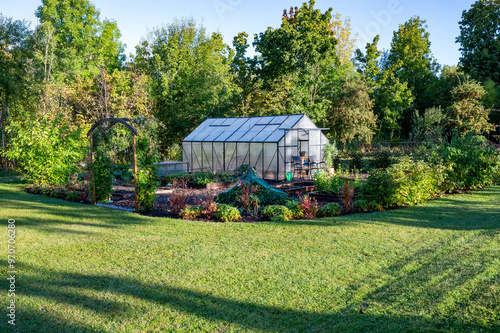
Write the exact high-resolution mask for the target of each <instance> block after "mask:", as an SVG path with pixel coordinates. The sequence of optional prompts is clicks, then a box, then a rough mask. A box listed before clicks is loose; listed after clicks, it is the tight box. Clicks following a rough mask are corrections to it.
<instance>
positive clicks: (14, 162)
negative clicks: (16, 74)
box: [5, 101, 16, 170]
mask: <svg viewBox="0 0 500 333" xmlns="http://www.w3.org/2000/svg"><path fill="white" fill-rule="evenodd" d="M5 104H6V105H7V125H8V126H9V134H10V141H9V146H10V150H13V149H12V129H11V128H10V109H9V102H8V101H7V103H5ZM15 169H16V160H15V159H12V170H15Z"/></svg>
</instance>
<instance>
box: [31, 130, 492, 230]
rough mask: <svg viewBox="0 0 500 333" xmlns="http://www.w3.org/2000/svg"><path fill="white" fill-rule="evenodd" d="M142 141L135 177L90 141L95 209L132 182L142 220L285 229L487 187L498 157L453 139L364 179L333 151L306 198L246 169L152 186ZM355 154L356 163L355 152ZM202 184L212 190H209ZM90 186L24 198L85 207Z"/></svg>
mask: <svg viewBox="0 0 500 333" xmlns="http://www.w3.org/2000/svg"><path fill="white" fill-rule="evenodd" d="M107 130H109V129H107ZM145 133H149V134H148V135H142V136H141V135H139V136H138V140H137V142H138V156H139V160H140V162H139V163H138V165H139V171H138V172H137V173H136V174H137V177H135V176H134V175H133V174H130V170H128V169H127V168H126V167H125V168H123V167H120V166H119V165H117V164H114V163H113V161H112V160H111V157H110V156H109V147H110V145H111V143H110V142H111V141H109V140H107V139H105V138H106V135H104V134H103V132H102V133H101V132H100V134H98V135H97V136H99V140H100V142H101V143H100V144H99V145H97V148H96V149H95V151H96V153H95V159H94V168H95V170H96V171H95V184H96V193H97V200H98V201H99V202H103V203H106V204H108V205H112V204H114V202H111V200H110V199H111V198H113V199H114V200H113V201H117V204H118V203H120V202H121V203H120V206H122V207H123V206H124V207H128V208H133V207H134V205H133V202H134V201H133V200H132V199H134V200H135V195H133V194H131V193H128V194H127V187H126V186H121V188H124V189H125V190H124V191H123V193H122V194H118V193H116V192H117V188H120V185H127V184H128V185H130V183H131V181H132V179H133V180H134V181H137V184H138V186H137V189H138V190H137V193H138V200H139V202H140V207H141V212H143V213H144V214H149V215H153V216H170V217H179V218H182V219H201V220H209V221H222V222H228V221H262V220H272V221H290V220H296V219H307V218H315V217H326V216H335V215H340V214H348V213H356V212H371V211H381V210H385V209H392V208H397V207H402V206H410V205H417V204H420V203H423V202H425V201H427V200H430V199H432V198H436V197H438V196H440V195H443V194H450V193H456V192H459V191H467V190H474V189H478V188H482V187H485V186H489V185H492V184H495V183H497V182H498V180H499V179H500V155H499V152H498V150H496V149H495V148H494V147H493V146H491V145H490V144H489V142H488V141H486V140H485V139H484V137H482V136H476V135H473V134H468V135H465V136H462V137H461V136H454V137H453V139H452V140H451V142H449V143H444V144H441V145H436V144H430V143H429V144H424V145H422V146H420V147H418V148H416V149H413V150H411V151H408V152H406V153H405V154H400V156H393V155H391V154H390V151H388V150H387V149H385V150H381V151H379V152H377V153H376V157H375V159H373V161H372V163H371V167H370V166H368V165H367V164H366V163H365V166H368V169H369V170H368V171H366V169H365V170H362V169H351V170H347V169H342V162H340V163H339V160H340V159H339V156H338V151H336V152H335V153H333V154H331V153H330V154H327V156H328V158H329V159H330V160H328V161H327V164H328V165H334V164H335V159H336V160H337V170H336V172H335V173H333V174H330V173H327V172H326V171H324V170H319V171H318V172H316V173H315V175H314V179H313V181H314V185H313V186H312V184H311V186H309V187H308V191H307V192H305V193H298V192H293V190H292V191H287V192H288V193H286V192H285V191H282V190H281V189H283V184H276V183H271V184H267V183H266V182H265V181H264V180H262V179H261V178H260V177H259V176H258V175H257V174H256V173H255V171H254V170H253V169H252V168H249V166H248V165H243V166H242V167H240V168H238V169H237V170H234V171H219V172H216V173H212V172H207V171H203V172H193V173H179V174H170V175H167V176H165V177H163V178H162V179H157V178H156V173H155V171H156V170H155V168H154V167H153V161H154V158H155V154H154V149H152V148H151V147H150V146H149V144H150V143H151V140H150V139H149V138H150V133H151V131H149V132H147V131H146V132H145ZM106 147H108V148H106ZM329 149H330V148H329ZM106 151H108V153H106ZM356 154H358V156H359V154H360V153H359V151H358V152H357V153H356ZM353 159H354V158H353ZM351 161H352V160H351ZM351 163H352V162H351ZM113 182H114V188H115V189H113ZM207 184H208V185H210V184H217V186H218V187H219V188H218V189H214V188H212V189H211V188H210V186H207ZM91 185H92V182H91V181H89V179H88V177H87V178H86V179H83V180H82V179H81V178H80V180H78V177H77V176H76V175H75V176H74V177H72V178H71V180H70V182H69V183H68V185H67V186H62V187H61V186H50V185H49V186H47V185H42V184H33V185H30V186H28V187H27V188H26V190H27V191H28V192H31V193H40V194H46V195H49V196H54V197H57V198H63V199H67V200H71V201H80V202H89V199H90V196H89V193H91V190H92V186H91ZM117 185H118V187H117ZM285 185H290V186H292V185H293V183H285ZM229 186H231V187H230V188H229V189H228V187H229ZM200 187H202V189H199V188H200ZM311 189H314V191H312V192H310V190H311ZM128 191H129V192H130V191H131V190H130V187H128ZM308 192H310V193H308ZM113 193H114V194H115V195H114V196H112V194H113ZM120 196H121V198H120ZM124 198H126V199H127V200H125V199H124Z"/></svg>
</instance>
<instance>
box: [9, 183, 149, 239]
mask: <svg viewBox="0 0 500 333" xmlns="http://www.w3.org/2000/svg"><path fill="white" fill-rule="evenodd" d="M10 178H12V177H9V178H7V179H10ZM0 206H1V207H2V210H4V211H8V210H9V209H12V210H13V212H12V214H16V211H21V214H20V215H21V216H22V217H21V219H20V220H19V225H24V226H32V227H35V228H37V229H43V230H44V231H48V232H61V231H63V232H72V233H82V234H83V233H86V232H85V231H79V232H75V231H74V230H70V229H67V230H66V229H63V228H57V227H54V225H61V224H62V225H67V226H87V227H96V228H107V229H109V228H119V227H121V226H124V225H134V224H144V223H146V222H147V221H148V220H149V221H151V219H149V218H147V217H143V216H141V215H137V214H133V213H128V212H119V211H115V210H110V209H106V208H102V207H95V206H93V205H86V204H81V203H75V202H69V201H65V200H61V199H55V198H50V197H48V196H45V195H36V194H30V193H26V192H24V191H23V190H22V189H21V188H20V186H19V183H18V182H15V181H14V182H13V183H12V184H7V185H4V184H2V186H1V187H0ZM7 218H14V219H16V220H17V219H19V216H7ZM90 233H91V232H88V234H90Z"/></svg>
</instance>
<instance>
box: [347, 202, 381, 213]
mask: <svg viewBox="0 0 500 333" xmlns="http://www.w3.org/2000/svg"><path fill="white" fill-rule="evenodd" d="M352 205H353V207H354V208H356V209H359V210H361V211H363V212H373V211H377V210H379V205H378V203H377V202H376V201H375V200H367V199H358V200H356V201H354V202H353V204H352Z"/></svg>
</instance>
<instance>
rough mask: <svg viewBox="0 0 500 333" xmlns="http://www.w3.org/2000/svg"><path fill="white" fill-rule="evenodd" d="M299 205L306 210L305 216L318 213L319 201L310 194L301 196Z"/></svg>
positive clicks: (313, 215)
mask: <svg viewBox="0 0 500 333" xmlns="http://www.w3.org/2000/svg"><path fill="white" fill-rule="evenodd" d="M299 206H300V208H301V209H302V211H303V212H304V217H315V216H316V214H317V213H318V202H317V201H316V199H314V198H312V199H311V197H309V194H306V195H302V196H299Z"/></svg>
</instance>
